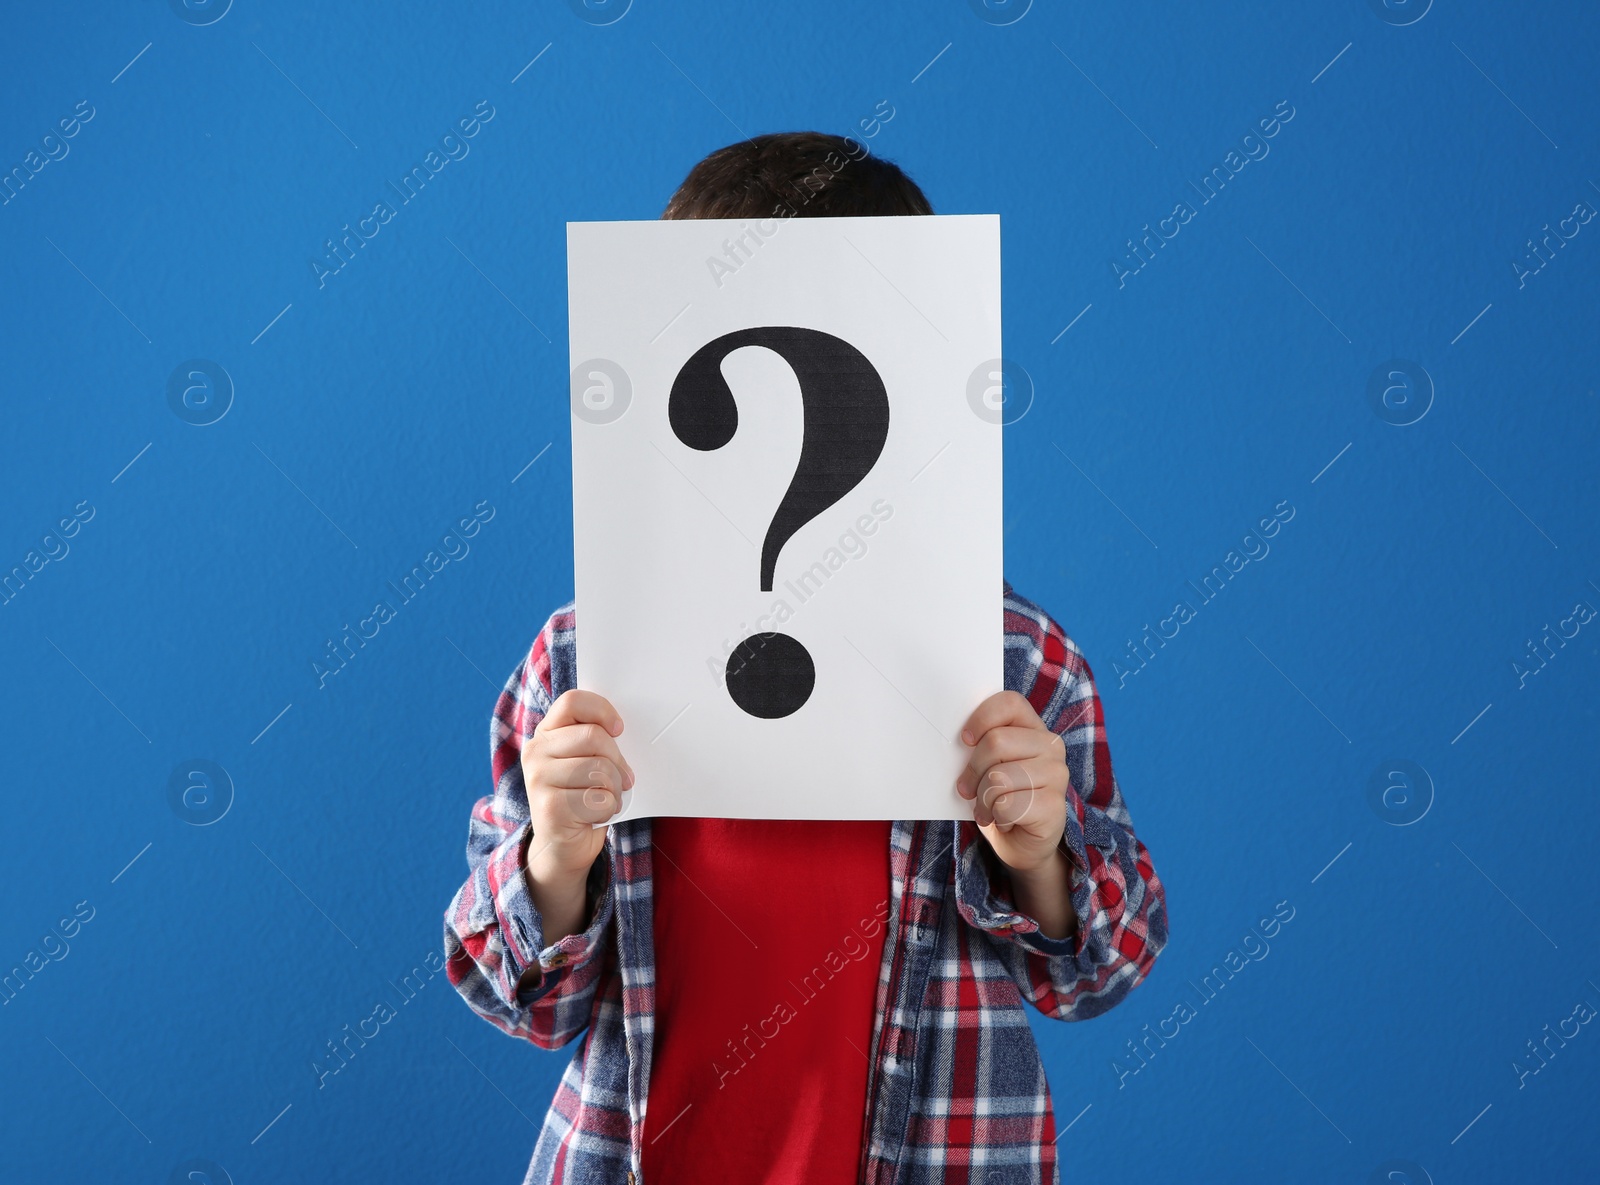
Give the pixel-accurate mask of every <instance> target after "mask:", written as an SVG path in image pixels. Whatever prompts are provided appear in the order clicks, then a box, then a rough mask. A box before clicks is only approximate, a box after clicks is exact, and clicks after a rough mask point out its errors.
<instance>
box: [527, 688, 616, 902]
mask: <svg viewBox="0 0 1600 1185" xmlns="http://www.w3.org/2000/svg"><path fill="white" fill-rule="evenodd" d="M621 735H622V717H620V716H619V715H617V710H616V709H615V708H613V707H612V706H611V704H610V702H609V701H608V700H607V699H606V698H605V697H604V696H600V695H596V694H595V693H594V692H592V691H576V690H574V691H565V692H562V693H561V695H560V696H559V697H558V698H557V699H556V702H555V703H554V704H552V705H551V707H550V711H549V712H548V713H547V714H546V715H545V717H544V719H543V720H541V721H540V722H539V724H538V727H536V728H535V729H534V730H533V735H532V736H531V737H529V738H528V740H527V743H526V744H524V745H523V746H522V778H523V782H524V784H525V785H526V787H527V793H528V812H529V817H530V819H531V822H532V830H533V836H532V838H531V839H530V840H529V847H528V873H529V876H530V878H531V879H532V880H533V882H534V883H535V884H536V885H548V886H552V887H554V886H558V885H572V884H574V883H576V884H577V885H578V886H580V887H581V886H582V884H583V883H584V880H585V878H586V877H587V876H588V873H589V868H590V866H591V865H592V864H593V863H594V862H595V858H596V857H597V856H599V855H600V851H601V849H602V848H604V847H605V842H606V833H607V831H608V828H605V827H596V826H594V824H596V823H604V822H605V821H606V820H608V819H610V818H611V817H612V816H613V815H615V814H616V813H617V812H618V811H620V810H621V809H622V792H623V791H624V790H627V789H630V788H632V786H633V769H632V767H631V766H629V765H628V763H627V762H626V761H625V760H624V759H623V756H622V753H621V751H620V750H619V749H618V748H617V742H616V738H617V737H619V736H621Z"/></svg>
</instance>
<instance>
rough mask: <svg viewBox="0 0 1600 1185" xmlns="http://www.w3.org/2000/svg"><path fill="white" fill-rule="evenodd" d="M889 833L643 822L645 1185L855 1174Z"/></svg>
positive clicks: (843, 827) (753, 823)
mask: <svg viewBox="0 0 1600 1185" xmlns="http://www.w3.org/2000/svg"><path fill="white" fill-rule="evenodd" d="M889 828H890V824H889V823H887V822H881V823H880V822H812V821H806V822H795V821H789V820H764V819H761V820H758V819H657V820H656V821H655V823H654V824H653V831H652V838H651V848H652V851H653V859H652V861H651V871H652V879H653V886H652V891H653V896H654V909H655V922H654V935H655V956H656V959H655V962H656V1010H655V1047H654V1053H653V1055H652V1060H651V1068H650V1086H649V1110H648V1111H647V1113H646V1115H645V1124H644V1152H643V1160H642V1164H641V1169H642V1171H643V1177H644V1180H646V1181H648V1182H649V1183H650V1185H680V1183H681V1185H691V1183H692V1185H703V1182H705V1181H707V1180H728V1181H738V1182H740V1183H741V1185H747V1183H748V1185H791V1183H792V1185H834V1183H835V1182H837V1183H838V1185H849V1183H850V1182H853V1181H855V1179H856V1172H857V1169H858V1167H859V1164H860V1159H861V1135H862V1127H863V1124H864V1122H865V1117H866V1097H867V1065H868V1063H867V1052H868V1047H869V1045H870V1044H871V1041H872V1021H873V1014H874V1012H875V1011H876V1007H877V984H878V964H879V961H880V959H881V957H882V954H883V941H884V922H885V920H886V919H887V918H888V916H889ZM708 1174H709V1175H708Z"/></svg>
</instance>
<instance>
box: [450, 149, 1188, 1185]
mask: <svg viewBox="0 0 1600 1185" xmlns="http://www.w3.org/2000/svg"><path fill="white" fill-rule="evenodd" d="M930 213H932V209H931V207H930V206H929V205H928V201H927V199H926V198H925V197H924V196H923V194H922V192H921V190H919V189H918V188H917V186H916V185H915V184H914V183H913V182H912V181H911V180H910V178H908V177H907V176H906V175H905V174H904V173H903V172H901V171H900V170H899V169H898V168H896V167H895V166H894V165H892V164H889V163H887V162H885V161H881V160H878V159H876V158H872V157H869V156H868V155H866V153H865V150H864V148H863V147H862V146H861V145H859V144H856V143H855V142H854V141H850V140H845V139H841V138H839V137H835V136H824V135H820V134H816V133H794V134H781V135H768V136H758V137H756V138H755V139H753V140H748V141H744V142H742V143H739V144H736V145H732V146H730V147H728V148H724V149H722V150H720V151H718V152H715V153H713V154H712V155H711V156H709V157H707V158H706V159H705V160H704V161H702V162H700V164H698V165H696V166H695V167H694V169H693V170H692V171H691V172H690V173H689V176H688V177H687V178H686V179H685V181H684V183H683V185H682V186H680V187H679V189H678V191H677V193H676V194H674V195H673V197H672V200H671V202H670V203H669V204H668V206H667V209H666V212H665V214H664V215H663V216H664V217H667V218H767V217H773V216H778V217H788V216H793V215H823V216H827V215H835V216H838V215H895V214H930ZM1004 598H1005V656H1006V657H1005V685H1006V690H1005V691H1002V692H1000V693H997V694H996V695H994V696H991V697H990V698H989V699H987V700H985V701H984V702H983V703H982V704H979V705H978V706H977V707H976V709H975V710H974V712H973V713H972V716H971V717H970V718H969V719H968V721H967V723H966V726H965V729H964V731H963V733H962V741H963V743H964V744H966V745H967V747H968V752H969V757H970V760H969V762H968V764H967V767H966V768H965V770H963V772H962V773H961V775H960V777H959V778H958V779H957V783H956V788H957V791H958V792H959V793H960V794H961V796H962V797H963V798H966V799H969V800H971V802H972V821H971V822H967V821H961V822H959V823H956V822H950V821H944V822H918V823H911V822H896V823H887V822H872V821H868V822H860V821H849V822H811V821H807V822H795V821H773V820H726V819H675V818H674V819H667V818H663V819H653V820H652V819H635V820H628V821H625V822H622V823H617V824H615V825H613V826H610V827H604V828H600V827H593V826H591V824H594V823H603V822H605V821H606V820H608V819H609V818H611V816H612V815H614V814H615V813H616V812H617V811H618V810H619V809H620V805H621V798H620V795H621V793H622V791H624V790H626V789H627V788H629V787H630V786H631V785H632V784H633V773H632V770H631V769H630V767H629V765H628V762H627V758H626V756H625V754H624V751H623V750H624V748H625V747H626V746H625V744H624V743H622V742H620V740H619V738H621V736H622V733H623V722H622V720H621V719H619V718H618V715H617V713H616V711H615V709H613V708H612V706H611V705H610V704H609V703H608V702H607V701H606V700H605V699H604V698H602V697H601V696H599V695H596V694H594V693H592V692H586V691H578V690H576V689H575V683H576V661H577V660H576V624H575V614H574V610H573V606H572V605H570V604H569V605H567V606H565V607H563V608H561V609H558V610H557V611H556V612H555V614H554V615H553V616H552V617H551V618H550V619H549V621H548V622H547V623H546V624H545V627H544V629H543V630H542V631H541V632H540V634H539V636H538V638H537V639H535V641H534V643H533V647H532V649H531V650H530V652H529V653H528V655H527V657H526V658H525V659H524V660H523V662H522V663H521V665H519V666H518V667H517V669H516V671H515V672H514V673H513V674H512V676H511V679H510V681H509V682H508V683H507V685H506V688H505V691H504V692H503V693H502V694H501V696H500V699H499V702H498V704H497V705H496V708H495V716H494V721H493V723H492V725H491V730H490V740H491V751H492V757H493V768H494V780H495V790H494V793H493V794H492V795H491V796H489V797H486V798H484V799H482V800H480V801H479V802H478V804H477V805H476V806H475V807H474V808H473V812H472V822H471V829H470V834H469V838H468V842H467V860H468V864H469V867H470V870H471V875H470V876H469V877H468V879H467V881H466V883H465V884H464V885H462V887H461V889H460V890H459V891H458V892H457V893H456V896H455V899H454V900H453V901H452V902H451V904H450V908H449V910H448V911H447V913H446V915H445V932H444V940H445V953H446V955H447V956H448V969H449V974H450V979H451V982H452V983H454V984H455V985H456V988H457V990H458V991H460V992H461V994H462V995H463V996H464V997H465V998H466V1000H467V1003H468V1004H469V1005H471V1007H472V1008H473V1010H474V1011H476V1012H477V1013H478V1014H479V1015H480V1016H482V1017H484V1018H485V1019H486V1020H489V1021H491V1022H492V1023H494V1024H495V1025H498V1026H499V1027H500V1028H502V1029H504V1030H505V1031H506V1032H508V1033H510V1034H512V1035H514V1036H519V1037H525V1038H527V1039H528V1040H530V1041H532V1042H533V1043H534V1044H536V1045H539V1046H541V1047H543V1048H546V1049H555V1048H558V1047H560V1046H561V1045H564V1044H566V1043H567V1042H568V1041H571V1040H572V1039H573V1038H574V1037H576V1036H577V1035H578V1034H579V1033H580V1032H581V1031H582V1030H583V1029H584V1028H585V1027H587V1028H588V1035H587V1037H586V1038H585V1040H584V1042H583V1044H582V1045H581V1046H580V1047H579V1049H578V1052H577V1053H576V1054H575V1055H574V1057H573V1059H572V1061H571V1063H570V1064H569V1065H568V1067H567V1070H566V1073H565V1074H564V1076H563V1078H562V1081H561V1085H560V1087H559V1088H558V1089H557V1092H556V1097H555V1100H554V1102H553V1103H552V1104H551V1107H550V1111H549V1114H548V1115H547V1116H546V1119H545V1123H544V1129H543V1131H542V1132H541V1134H540V1136H539V1139H538V1142H537V1145H536V1146H535V1148H534V1152H533V1161H532V1164H531V1165H530V1166H529V1169H528V1173H527V1176H526V1178H525V1185H534V1183H545V1182H561V1183H568V1182H599V1181H607V1182H617V1183H620V1182H624V1181H625V1182H627V1185H678V1183H682V1182H690V1181H693V1182H697V1183H698V1182H704V1181H708V1180H710V1181H733V1182H738V1183H740V1185H745V1183H747V1182H748V1183H755V1182H764V1183H777V1182H784V1183H789V1182H794V1183H796V1185H833V1183H835V1182H837V1183H840V1185H844V1183H848V1182H852V1181H860V1182H863V1183H865V1185H887V1183H888V1182H891V1181H893V1182H896V1183H898V1185H920V1183H923V1182H929V1183H931V1182H934V1181H938V1182H951V1181H963V1182H967V1181H971V1182H984V1183H999V1182H1008V1183H1009V1182H1018V1183H1021V1182H1041V1181H1045V1180H1050V1181H1055V1180H1058V1179H1059V1178H1058V1176H1057V1172H1056V1164H1055V1151H1056V1145H1055V1139H1056V1132H1055V1121H1054V1116H1053V1114H1052V1111H1051V1106H1050V1093H1049V1087H1048V1085H1047V1084H1046V1082H1045V1076H1044V1069H1043V1067H1042V1065H1041V1064H1040V1061H1039V1055H1038V1051H1037V1049H1036V1047H1035V1045H1034V1042H1033V1038H1032V1034H1031V1032H1030V1030H1029V1028H1028V1025H1027V1020H1026V1017H1025V1016H1024V1014H1023V1011H1022V1000H1023V999H1024V998H1025V999H1027V1000H1028V1001H1029V1002H1031V1003H1032V1004H1033V1005H1034V1006H1036V1007H1037V1008H1039V1009H1040V1010H1041V1011H1042V1012H1044V1013H1045V1014H1046V1015H1048V1016H1053V1017H1057V1018H1060V1019H1063V1020H1084V1019H1087V1018H1089V1017H1092V1016H1098V1015H1099V1014H1100V1013H1102V1012H1104V1011H1106V1010H1107V1009H1108V1008H1110V1007H1112V1006H1113V1005H1115V1004H1116V1003H1117V1002H1118V1001H1120V1000H1121V999H1122V998H1123V997H1124V996H1125V995H1127V993H1128V992H1129V990H1131V989H1132V988H1133V986H1134V985H1135V984H1137V983H1138V982H1139V981H1140V980H1141V979H1143V978H1144V976H1145V974H1146V973H1147V972H1148V971H1149V969H1150V966H1151V964H1152V963H1153V962H1154V960H1155V957H1156V954H1157V953H1158V952H1159V951H1160V950H1161V948H1162V947H1163V946H1164V945H1165V943H1166V940H1167V920H1166V906H1165V900H1164V897H1163V893H1162V888H1161V882H1160V880H1159V879H1158V878H1157V877H1156V874H1155V870H1154V868H1153V867H1152V866H1151V863H1150V857H1149V853H1148V852H1146V850H1145V848H1144V846H1143V845H1142V844H1141V843H1140V842H1139V841H1138V839H1137V838H1136V837H1135V836H1134V834H1133V831H1132V829H1131V826H1130V824H1129V819H1128V813H1127V811H1126V809H1125V808H1124V806H1123V803H1122V797H1121V795H1120V793H1119V791H1118V788H1117V785H1116V781H1115V779H1114V778H1113V776H1112V772H1111V756H1110V752H1109V751H1108V749H1107V747H1106V741H1105V732H1104V726H1103V718H1102V715H1101V705H1100V700H1099V697H1098V695H1097V694H1096V692H1095V685H1094V679H1093V676H1092V674H1091V673H1090V670H1089V665H1088V663H1087V662H1085V661H1084V658H1083V656H1082V655H1081V654H1080V653H1079V651H1078V649H1077V647H1076V646H1075V645H1074V644H1073V642H1072V640H1071V639H1070V638H1069V637H1068V636H1067V635H1066V633H1065V632H1064V631H1063V630H1062V629H1061V627H1060V626H1059V625H1057V624H1056V623H1055V622H1054V621H1053V620H1052V619H1051V618H1050V617H1049V616H1048V615H1047V614H1046V613H1044V611H1043V610H1041V609H1040V608H1039V607H1038V606H1036V605H1034V604H1033V603H1032V602H1030V601H1027V600H1025V599H1023V598H1022V597H1020V596H1018V595H1017V594H1016V593H1014V592H1013V591H1012V589H1011V586H1010V584H1006V585H1005V587H1004ZM633 743H638V742H637V741H635V742H633ZM840 776H841V777H849V776H851V775H850V771H849V770H841V771H840ZM759 790H760V787H759V784H756V785H753V786H752V792H753V793H759ZM647 1100H648V1108H647V1107H646V1101H647Z"/></svg>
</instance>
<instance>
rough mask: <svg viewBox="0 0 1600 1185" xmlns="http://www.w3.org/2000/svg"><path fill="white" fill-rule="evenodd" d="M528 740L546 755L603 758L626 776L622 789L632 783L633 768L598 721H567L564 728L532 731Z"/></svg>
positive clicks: (550, 756)
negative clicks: (595, 722) (535, 732)
mask: <svg viewBox="0 0 1600 1185" xmlns="http://www.w3.org/2000/svg"><path fill="white" fill-rule="evenodd" d="M532 743H537V744H538V746H539V752H540V753H541V754H542V755H543V756H545V757H548V758H560V757H604V758H605V759H606V760H608V761H610V762H611V763H612V764H613V765H615V766H616V767H617V768H618V769H620V770H621V771H622V773H623V776H624V777H625V779H626V781H625V783H624V785H623V787H622V788H623V789H624V790H627V789H629V788H631V787H632V786H633V767H632V766H631V765H629V764H628V762H627V761H626V760H625V759H624V758H623V756H622V751H621V750H620V749H618V748H617V742H616V741H615V740H614V739H613V738H612V736H611V734H610V733H608V732H607V731H606V730H605V729H604V728H602V727H601V726H600V725H598V724H569V725H567V726H566V727H565V728H553V729H551V730H550V731H549V732H547V733H543V734H536V735H535V736H534V738H533V742H532Z"/></svg>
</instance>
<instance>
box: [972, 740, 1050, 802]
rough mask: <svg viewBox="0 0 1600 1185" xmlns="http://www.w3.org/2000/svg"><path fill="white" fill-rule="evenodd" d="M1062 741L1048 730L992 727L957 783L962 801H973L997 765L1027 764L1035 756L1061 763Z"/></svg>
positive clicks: (977, 747)
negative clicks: (990, 771) (1021, 762)
mask: <svg viewBox="0 0 1600 1185" xmlns="http://www.w3.org/2000/svg"><path fill="white" fill-rule="evenodd" d="M1060 740H1061V738H1060V737H1058V736H1057V735H1056V734H1055V733H1053V732H1051V731H1050V730H1049V729H1046V728H1043V727H1040V728H1018V727H1015V726H1013V725H1001V726H1000V727H998V728H991V729H990V730H989V731H988V732H986V733H984V734H983V736H982V737H980V738H979V740H978V743H977V744H976V745H975V746H973V749H972V752H971V754H970V755H969V760H968V761H967V766H966V768H965V769H964V770H962V771H961V775H960V777H959V778H957V780H956V791H957V793H959V794H960V795H961V797H963V798H971V797H972V796H973V794H974V793H975V791H976V789H977V786H978V783H979V782H980V781H982V780H983V775H984V773H985V772H986V771H987V770H988V769H989V768H990V767H991V766H995V765H1000V764H1001V763H1003V762H1007V761H1024V760H1027V759H1029V758H1033V757H1052V758H1055V759H1057V760H1061V759H1062V758H1063V757H1064V754H1065V749H1064V748H1063V747H1062V746H1061V745H1060V744H1059V742H1060Z"/></svg>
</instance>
